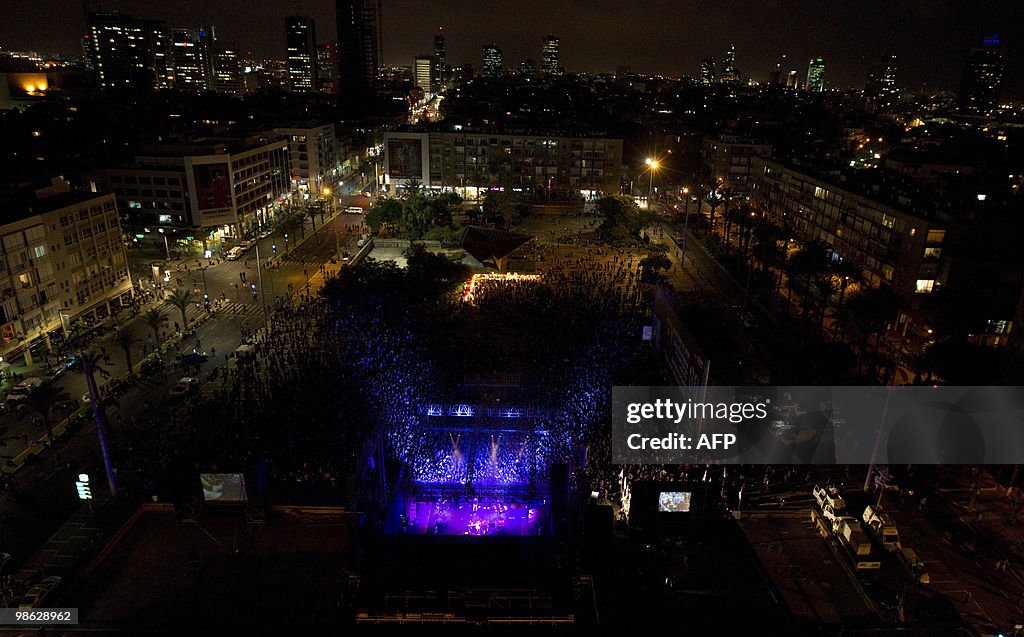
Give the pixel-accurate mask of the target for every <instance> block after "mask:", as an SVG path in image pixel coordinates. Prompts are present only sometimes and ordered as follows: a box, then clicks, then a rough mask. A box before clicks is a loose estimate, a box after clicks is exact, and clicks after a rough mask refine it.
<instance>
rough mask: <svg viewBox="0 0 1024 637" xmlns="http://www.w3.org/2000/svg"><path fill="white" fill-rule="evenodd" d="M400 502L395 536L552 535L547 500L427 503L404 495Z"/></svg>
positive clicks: (390, 525) (390, 528)
mask: <svg viewBox="0 0 1024 637" xmlns="http://www.w3.org/2000/svg"><path fill="white" fill-rule="evenodd" d="M398 500H399V502H397V505H398V506H397V507H395V508H394V509H393V510H392V511H391V514H392V515H389V519H388V523H387V529H386V530H387V531H389V532H391V533H403V534H406V535H467V536H470V535H471V536H490V537H495V536H512V537H515V536H520V537H521V536H536V535H546V534H547V531H548V526H547V525H548V504H547V502H546V501H543V500H541V501H539V502H531V501H529V500H527V499H520V498H516V497H514V496H510V497H501V496H483V497H471V498H463V497H456V498H453V499H446V498H441V499H435V500H423V499H420V498H418V497H417V496H416V495H414V494H403V495H400V496H399V497H398ZM396 514H397V516H398V520H397V526H396V525H395V520H394V519H393V516H394V515H396Z"/></svg>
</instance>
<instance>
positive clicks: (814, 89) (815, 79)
mask: <svg viewBox="0 0 1024 637" xmlns="http://www.w3.org/2000/svg"><path fill="white" fill-rule="evenodd" d="M824 90H825V60H823V59H822V58H821V57H820V56H819V57H816V58H811V61H810V63H809V64H808V65H807V92H808V93H820V92H822V91H824Z"/></svg>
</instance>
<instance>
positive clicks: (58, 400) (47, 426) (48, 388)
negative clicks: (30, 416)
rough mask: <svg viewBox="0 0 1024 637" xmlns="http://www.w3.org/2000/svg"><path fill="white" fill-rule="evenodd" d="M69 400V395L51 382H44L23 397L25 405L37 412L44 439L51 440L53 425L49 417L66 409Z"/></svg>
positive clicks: (70, 399)
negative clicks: (44, 435)
mask: <svg viewBox="0 0 1024 637" xmlns="http://www.w3.org/2000/svg"><path fill="white" fill-rule="evenodd" d="M71 401H72V398H71V395H70V394H68V393H67V392H66V391H64V390H63V389H62V388H60V387H57V386H56V385H54V384H53V383H45V384H43V385H40V386H39V387H38V388H37V389H36V390H35V391H34V392H32V393H31V394H29V395H28V396H27V397H26V398H25V406H26V407H27V408H28V409H30V410H32V411H34V412H35V413H37V414H39V419H40V420H41V421H42V423H43V431H44V432H45V433H46V439H47V440H48V441H50V442H53V427H52V422H51V420H50V418H51V417H52V416H53V414H54V412H55V411H57V410H59V409H67V404H68V403H69V402H71Z"/></svg>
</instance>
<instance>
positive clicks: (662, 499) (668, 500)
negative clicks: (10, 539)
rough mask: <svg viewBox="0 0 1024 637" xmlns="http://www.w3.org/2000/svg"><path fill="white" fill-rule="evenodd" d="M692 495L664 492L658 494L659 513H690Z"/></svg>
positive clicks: (686, 492) (680, 492) (683, 492)
mask: <svg viewBox="0 0 1024 637" xmlns="http://www.w3.org/2000/svg"><path fill="white" fill-rule="evenodd" d="M691 495H692V494H691V493H690V492H689V491H662V492H661V493H659V494H658V512H659V513H688V512H689V511H690V497H691Z"/></svg>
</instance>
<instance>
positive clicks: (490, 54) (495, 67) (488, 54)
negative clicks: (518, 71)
mask: <svg viewBox="0 0 1024 637" xmlns="http://www.w3.org/2000/svg"><path fill="white" fill-rule="evenodd" d="M501 67H502V58H501V49H499V48H498V45H496V44H485V45H484V65H483V72H482V73H481V74H482V75H483V76H484V77H498V76H500V75H501Z"/></svg>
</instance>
